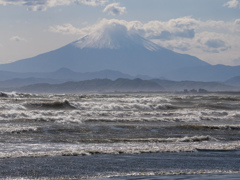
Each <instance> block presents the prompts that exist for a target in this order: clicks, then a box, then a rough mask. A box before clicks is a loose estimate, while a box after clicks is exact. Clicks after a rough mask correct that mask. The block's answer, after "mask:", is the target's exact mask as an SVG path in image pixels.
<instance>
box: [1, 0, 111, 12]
mask: <svg viewBox="0 0 240 180" xmlns="http://www.w3.org/2000/svg"><path fill="white" fill-rule="evenodd" d="M107 2H108V0H0V4H2V5H23V6H26V7H27V9H28V10H30V11H45V10H47V9H48V8H51V7H55V6H64V5H70V4H73V3H75V4H85V5H89V6H100V5H104V4H105V3H107Z"/></svg>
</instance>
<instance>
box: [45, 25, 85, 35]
mask: <svg viewBox="0 0 240 180" xmlns="http://www.w3.org/2000/svg"><path fill="white" fill-rule="evenodd" d="M49 31H50V32H55V33H61V34H67V35H69V34H70V35H81V34H84V32H83V31H82V30H81V29H79V28H76V27H74V26H73V25H71V24H64V25H62V26H60V25H57V26H51V27H50V28H49Z"/></svg>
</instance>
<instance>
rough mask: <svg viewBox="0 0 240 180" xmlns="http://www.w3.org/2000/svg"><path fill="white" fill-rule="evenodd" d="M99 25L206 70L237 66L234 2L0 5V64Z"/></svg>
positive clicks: (77, 0) (239, 8) (238, 30)
mask: <svg viewBox="0 0 240 180" xmlns="http://www.w3.org/2000/svg"><path fill="white" fill-rule="evenodd" d="M103 21H104V22H106V21H109V22H112V21H114V22H115V23H120V24H122V25H124V26H126V27H127V28H128V30H129V31H134V32H136V33H139V34H140V35H141V36H144V37H145V38H147V39H149V40H151V41H153V42H155V43H157V44H159V45H161V46H164V47H166V48H169V49H172V50H174V51H176V52H180V53H184V54H190V55H194V56H197V57H198V58H200V59H202V60H204V61H206V62H208V63H211V64H226V65H240V0H0V63H8V62H12V61H16V60H20V59H23V58H27V57H32V56H36V55H38V54H41V53H43V52H48V51H51V50H54V49H57V48H59V47H61V46H64V45H66V44H68V43H70V42H72V41H75V40H77V39H79V38H81V37H82V36H84V35H86V34H88V33H89V32H91V31H93V30H94V29H95V27H101V28H104V27H103V26H100V25H101V23H102V22H103Z"/></svg>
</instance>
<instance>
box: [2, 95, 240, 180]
mask: <svg viewBox="0 0 240 180" xmlns="http://www.w3.org/2000/svg"><path fill="white" fill-rule="evenodd" d="M239 177H240V94H237V93H229V94H227V93H208V94H201V93H197V94H180V93H160V94H157V93H149V94H148V93H134V94H26V93H16V92H12V93H4V94H3V93H2V94H1V97H0V179H24V180H25V179H92V180H93V179H94V180H100V179H101V180H105V179H112V180H120V179H127V180H135V179H150V180H155V179H164V180H165V179H166V180H169V179H210V180H211V179H214V180H215V179H239Z"/></svg>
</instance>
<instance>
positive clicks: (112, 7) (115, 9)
mask: <svg viewBox="0 0 240 180" xmlns="http://www.w3.org/2000/svg"><path fill="white" fill-rule="evenodd" d="M103 12H105V13H108V14H110V15H113V16H119V15H122V14H123V13H125V12H126V7H121V6H120V4H119V3H112V4H109V5H107V6H106V7H105V8H104V10H103Z"/></svg>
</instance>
